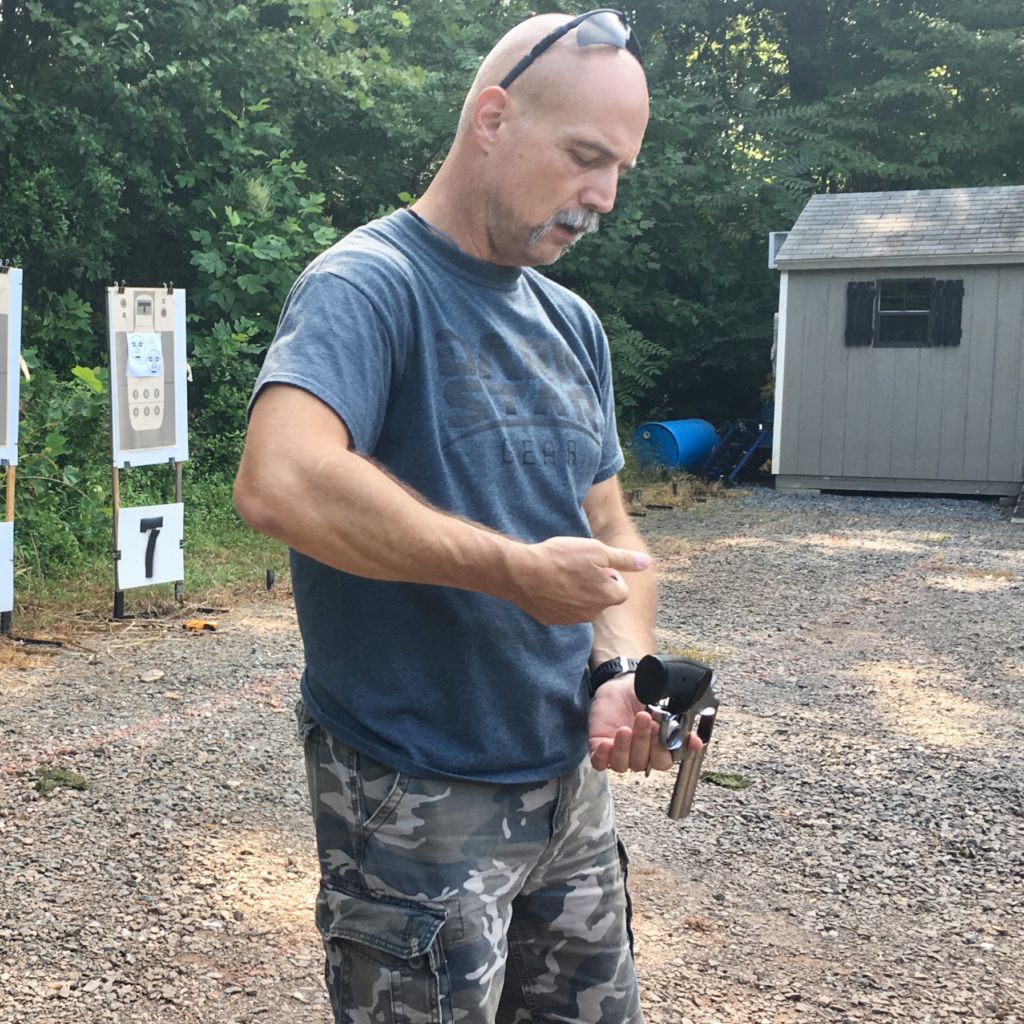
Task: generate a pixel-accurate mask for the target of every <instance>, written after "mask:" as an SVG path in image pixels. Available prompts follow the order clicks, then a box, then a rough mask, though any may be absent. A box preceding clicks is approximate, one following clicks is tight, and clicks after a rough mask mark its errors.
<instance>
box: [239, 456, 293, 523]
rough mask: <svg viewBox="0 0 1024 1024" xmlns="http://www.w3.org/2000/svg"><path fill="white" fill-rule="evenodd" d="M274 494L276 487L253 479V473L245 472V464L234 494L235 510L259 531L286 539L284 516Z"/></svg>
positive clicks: (244, 520)
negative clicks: (283, 529)
mask: <svg viewBox="0 0 1024 1024" xmlns="http://www.w3.org/2000/svg"><path fill="white" fill-rule="evenodd" d="M273 495H274V489H273V488H272V487H270V486H267V485H266V484H263V485H261V483H260V481H259V480H255V479H253V478H252V474H250V473H246V472H245V467H244V465H243V467H242V469H241V470H240V471H239V474H238V477H237V478H236V480H235V488H234V492H233V494H232V498H233V500H234V503H235V511H236V512H237V513H238V515H239V516H240V518H241V519H242V521H243V522H244V523H246V524H248V525H249V526H251V527H252V528H253V529H254V530H255V531H256V532H257V533H263V534H266V535H267V536H268V537H274V538H276V539H277V540H284V538H283V537H282V535H281V534H282V524H283V520H284V516H283V515H282V510H281V509H280V508H279V507H278V504H279V503H278V502H276V501H274V500H273Z"/></svg>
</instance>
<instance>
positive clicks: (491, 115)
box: [470, 85, 512, 153]
mask: <svg viewBox="0 0 1024 1024" xmlns="http://www.w3.org/2000/svg"><path fill="white" fill-rule="evenodd" d="M511 113H512V99H511V97H510V96H509V94H508V93H507V92H506V91H505V90H504V89H502V88H501V86H500V85H489V86H488V87H487V88H486V89H484V90H483V92H481V93H480V95H479V96H477V98H476V103H474V104H473V119H472V121H471V122H470V124H471V128H472V135H473V139H474V141H475V142H476V144H477V145H478V146H479V147H480V148H481V149H482V150H483V151H484V152H485V153H489V152H490V151H491V150H492V149H493V148H494V145H495V143H496V142H497V141H498V130H499V129H500V128H501V126H502V124H503V123H504V122H505V121H507V120H508V118H509V115H510V114H511Z"/></svg>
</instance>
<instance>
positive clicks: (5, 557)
mask: <svg viewBox="0 0 1024 1024" xmlns="http://www.w3.org/2000/svg"><path fill="white" fill-rule="evenodd" d="M13 611H14V523H0V612H13Z"/></svg>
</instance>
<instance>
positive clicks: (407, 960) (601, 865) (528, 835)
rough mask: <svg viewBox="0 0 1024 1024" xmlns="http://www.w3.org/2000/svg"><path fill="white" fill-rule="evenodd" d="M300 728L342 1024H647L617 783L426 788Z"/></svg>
mask: <svg viewBox="0 0 1024 1024" xmlns="http://www.w3.org/2000/svg"><path fill="white" fill-rule="evenodd" d="M296 713H297V716H298V720H299V735H300V737H302V738H303V739H304V741H305V751H306V771H307V776H308V780H309V789H310V799H311V802H312V807H313V816H314V820H315V822H316V836H317V848H318V851H319V855H320V868H321V873H322V880H321V887H320V894H319V897H318V899H317V906H316V921H317V927H318V928H319V930H320V933H321V935H322V937H323V942H324V950H325V952H326V962H325V968H324V973H325V978H326V981H327V989H328V992H329V993H330V998H331V1005H332V1006H333V1008H334V1019H335V1021H336V1022H337V1024H541V1022H543V1024H549V1022H550V1024H554V1022H559V1024H564V1022H567V1021H573V1022H578V1024H642V1021H643V1014H642V1012H641V1010H640V1001H639V995H638V992H637V983H636V975H635V973H634V970H633V957H632V935H631V933H630V930H629V924H630V922H629V915H630V908H629V898H628V896H627V894H626V885H625V883H626V854H625V850H624V849H623V847H622V844H621V842H619V840H618V838H617V836H616V835H615V830H614V827H613V812H612V801H611V795H610V792H609V789H608V782H607V779H606V777H605V775H604V774H603V773H600V772H596V771H594V770H593V769H592V768H591V767H590V764H589V762H584V763H583V764H582V765H580V767H579V768H578V769H577V770H576V771H575V772H573V773H572V774H570V775H566V776H563V777H562V778H557V779H550V780H548V781H545V782H539V783H528V784H522V785H492V784H489V783H481V782H468V781H458V780H450V779H444V780H438V779H418V778H414V777H412V776H409V775H406V774H405V773H403V772H396V771H393V770H392V769H390V768H388V767H386V766H385V765H383V764H381V763H380V762H378V761H375V760H373V759H372V758H370V757H367V756H366V755H365V754H360V753H359V752H358V751H356V750H353V749H352V748H351V747H349V746H347V745H346V744H344V743H342V742H341V741H340V740H338V739H336V738H335V737H333V736H331V735H330V734H329V733H327V732H326V731H325V730H324V729H322V728H320V726H318V725H317V724H316V723H315V722H314V721H313V719H312V717H311V716H310V714H309V712H308V710H307V709H306V707H305V705H304V704H303V703H302V702H301V701H300V702H299V704H298V706H297V708H296Z"/></svg>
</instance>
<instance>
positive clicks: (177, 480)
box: [174, 462, 184, 604]
mask: <svg viewBox="0 0 1024 1024" xmlns="http://www.w3.org/2000/svg"><path fill="white" fill-rule="evenodd" d="M174 500H175V501H176V502H177V503H178V504H179V505H180V504H181V463H180V462H176V463H175V464H174ZM183 589H184V580H178V582H177V583H175V584H174V603H175V604H181V601H182V590H183Z"/></svg>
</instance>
